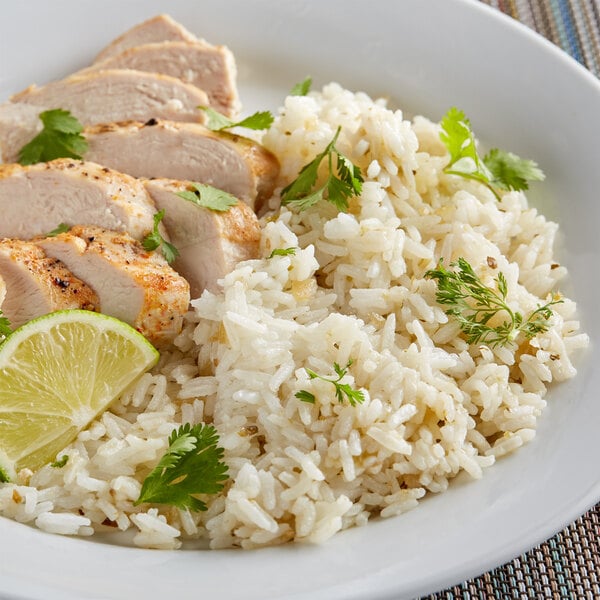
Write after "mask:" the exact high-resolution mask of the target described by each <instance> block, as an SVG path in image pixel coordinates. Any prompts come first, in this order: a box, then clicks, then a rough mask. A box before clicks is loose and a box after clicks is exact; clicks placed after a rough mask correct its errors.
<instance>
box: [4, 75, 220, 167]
mask: <svg viewBox="0 0 600 600" xmlns="http://www.w3.org/2000/svg"><path fill="white" fill-rule="evenodd" d="M208 102H209V101H208V96H207V95H206V93H205V92H204V91H202V90H201V89H199V88H197V87H196V86H193V85H191V84H189V83H184V82H183V81H181V80H180V79H177V78H176V77H170V76H168V75H159V74H157V73H147V72H144V71H135V70H133V69H109V70H103V71H87V72H81V73H76V74H74V75H71V76H70V77H67V78H66V79H62V80H60V81H53V82H51V83H48V84H47V85H44V86H41V87H38V86H35V85H32V86H30V87H28V88H27V89H25V90H23V91H22V92H19V93H18V94H15V95H14V96H12V98H11V100H10V102H7V103H5V104H3V105H1V106H0V148H1V149H2V155H3V160H4V162H14V161H15V160H16V157H17V155H18V152H19V150H20V149H21V147H22V146H23V144H24V143H25V142H27V141H29V140H30V139H31V138H33V137H34V136H35V134H36V133H37V132H38V131H39V129H40V122H39V118H38V115H39V113H40V112H42V111H43V110H48V109H52V108H63V109H65V110H69V111H71V113H73V115H74V116H75V117H77V119H78V120H79V121H80V122H81V123H82V124H83V125H94V124H96V123H110V122H113V121H128V120H136V121H148V120H149V119H152V118H155V119H170V120H172V121H193V122H198V123H202V122H204V120H205V114H204V111H202V110H199V109H198V106H206V105H207V104H208ZM21 104H26V105H30V106H34V107H36V110H35V111H34V110H32V109H29V108H21V106H20V105H21ZM15 117H17V119H16V120H15Z"/></svg>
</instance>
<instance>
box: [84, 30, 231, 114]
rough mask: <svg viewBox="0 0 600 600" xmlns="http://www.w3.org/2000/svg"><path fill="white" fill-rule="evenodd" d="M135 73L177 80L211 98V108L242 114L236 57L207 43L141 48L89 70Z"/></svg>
mask: <svg viewBox="0 0 600 600" xmlns="http://www.w3.org/2000/svg"><path fill="white" fill-rule="evenodd" d="M98 69H136V70H138V71H148V72H151V73H162V74H164V75H170V76H172V77H177V78H178V79H181V80H182V81H185V82H186V83H190V84H192V85H195V86H196V87H198V88H200V89H202V90H204V91H205V92H206V94H207V95H208V105H209V106H211V107H212V108H214V109H215V110H216V111H218V112H220V113H223V114H224V115H226V116H228V117H234V116H236V115H237V114H238V112H239V110H240V101H239V97H238V92H237V87H236V76H237V70H236V65H235V60H234V58H233V54H232V53H231V52H230V51H229V49H228V48H226V47H225V46H213V45H212V44H208V43H207V42H204V41H198V42H181V41H179V42H174V41H167V42H165V41H163V42H154V43H150V44H142V45H140V46H134V47H132V48H128V49H127V50H124V51H123V52H121V53H119V54H114V55H113V56H110V57H109V58H107V59H105V60H104V61H101V62H97V63H95V64H94V65H93V66H92V67H90V68H88V69H86V72H87V71H90V70H98Z"/></svg>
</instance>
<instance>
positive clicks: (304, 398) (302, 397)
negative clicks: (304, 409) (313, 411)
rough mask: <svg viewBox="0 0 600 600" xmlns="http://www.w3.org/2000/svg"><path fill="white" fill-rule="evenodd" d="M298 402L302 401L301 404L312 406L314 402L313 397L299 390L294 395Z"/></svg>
mask: <svg viewBox="0 0 600 600" xmlns="http://www.w3.org/2000/svg"><path fill="white" fill-rule="evenodd" d="M294 396H296V398H298V400H302V402H308V403H309V404H314V403H315V401H316V398H315V395H314V394H311V393H310V392H307V391H306V390H299V391H298V392H296V393H295V394H294Z"/></svg>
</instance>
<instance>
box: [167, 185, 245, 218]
mask: <svg viewBox="0 0 600 600" xmlns="http://www.w3.org/2000/svg"><path fill="white" fill-rule="evenodd" d="M191 186H192V187H193V188H194V191H190V190H185V191H183V192H177V195H178V196H179V197H180V198H183V199H184V200H187V201H188V202H192V203H193V204H195V205H196V206H202V207H204V208H209V209H210V210H215V211H217V212H225V211H227V210H229V208H230V207H232V206H235V205H236V204H237V203H238V200H237V198H236V197H235V196H232V195H231V194H229V193H227V192H225V191H223V190H219V189H217V188H215V187H213V186H212V185H206V184H204V183H195V182H192V183H191Z"/></svg>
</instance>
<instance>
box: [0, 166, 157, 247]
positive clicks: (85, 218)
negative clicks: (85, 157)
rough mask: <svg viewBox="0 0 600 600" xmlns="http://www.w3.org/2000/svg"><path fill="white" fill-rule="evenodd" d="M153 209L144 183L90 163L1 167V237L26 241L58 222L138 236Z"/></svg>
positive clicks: (147, 225)
mask: <svg viewBox="0 0 600 600" xmlns="http://www.w3.org/2000/svg"><path fill="white" fill-rule="evenodd" d="M155 213H156V208H155V206H154V203H153V202H152V200H151V198H150V197H149V195H148V193H147V192H146V189H145V188H144V185H143V184H142V183H141V182H140V181H138V180H137V179H135V178H134V177H131V176H129V175H124V174H122V173H117V172H116V171H112V170H111V169H109V168H107V167H103V166H100V165H97V164H96V163H92V162H85V161H79V160H71V159H64V158H62V159H57V160H54V161H51V162H48V163H38V164H36V165H31V166H27V167H23V166H21V165H18V164H9V165H0V215H2V216H1V218H0V238H3V237H7V238H20V239H31V238H33V237H35V236H39V235H46V234H47V233H48V232H49V231H52V230H53V229H55V228H56V227H57V226H58V225H60V224H61V223H65V224H67V225H78V224H83V225H97V226H99V227H105V228H107V229H114V230H117V231H127V232H129V233H130V234H131V235H132V236H133V237H134V238H136V239H142V238H143V237H144V236H146V235H147V234H148V233H149V232H150V231H152V228H153V225H154V220H153V218H154V214H155Z"/></svg>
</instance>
